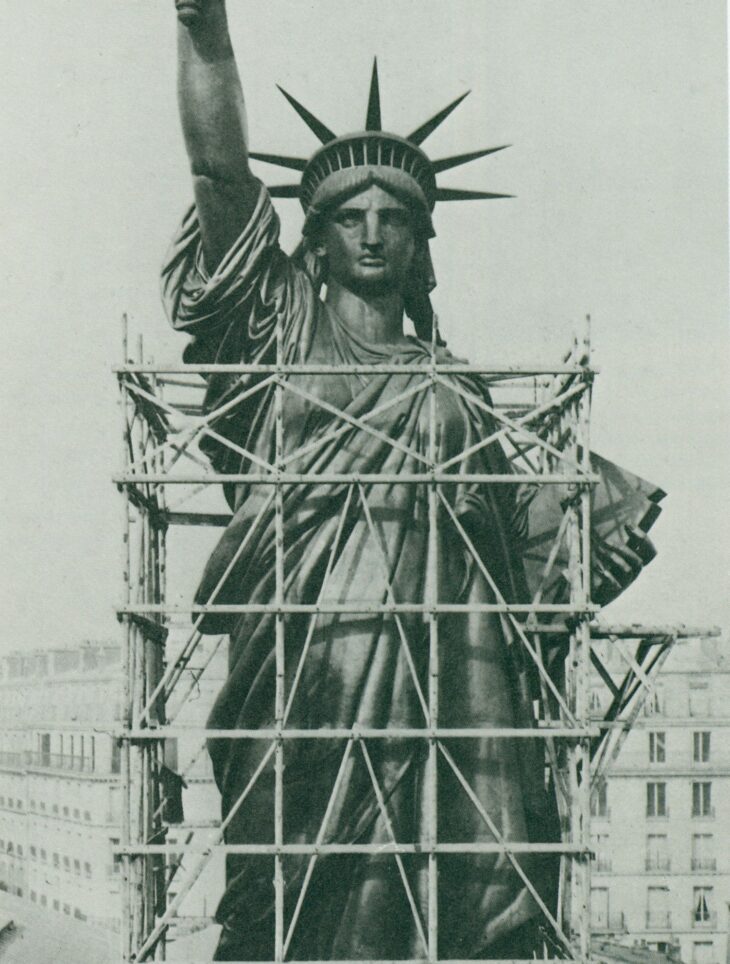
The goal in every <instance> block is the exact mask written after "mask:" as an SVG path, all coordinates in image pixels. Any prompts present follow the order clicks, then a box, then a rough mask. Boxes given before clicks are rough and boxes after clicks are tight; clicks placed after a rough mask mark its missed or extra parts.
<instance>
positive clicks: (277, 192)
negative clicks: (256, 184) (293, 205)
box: [267, 184, 301, 197]
mask: <svg viewBox="0 0 730 964" xmlns="http://www.w3.org/2000/svg"><path fill="white" fill-rule="evenodd" d="M300 187H301V185H299V184H278V185H275V186H274V187H269V188H267V190H268V192H269V194H270V195H271V197H299V191H300Z"/></svg>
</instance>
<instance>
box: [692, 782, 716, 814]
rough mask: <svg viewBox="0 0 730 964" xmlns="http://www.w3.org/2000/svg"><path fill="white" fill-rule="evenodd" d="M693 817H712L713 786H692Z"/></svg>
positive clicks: (701, 784) (704, 784) (696, 784)
mask: <svg viewBox="0 0 730 964" xmlns="http://www.w3.org/2000/svg"><path fill="white" fill-rule="evenodd" d="M692 816H693V817H712V816H713V810H712V784H711V783H709V782H707V783H693V784H692Z"/></svg>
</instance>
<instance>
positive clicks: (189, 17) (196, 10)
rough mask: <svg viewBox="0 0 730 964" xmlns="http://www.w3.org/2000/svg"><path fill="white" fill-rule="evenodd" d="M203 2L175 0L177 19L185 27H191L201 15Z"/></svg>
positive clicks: (199, 0)
mask: <svg viewBox="0 0 730 964" xmlns="http://www.w3.org/2000/svg"><path fill="white" fill-rule="evenodd" d="M204 5H205V0H175V9H176V10H177V17H178V20H180V22H181V23H183V24H185V26H186V27H190V26H192V24H194V23H196V22H197V21H198V20H199V19H200V18H201V17H202V15H203V7H204Z"/></svg>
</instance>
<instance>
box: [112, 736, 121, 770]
mask: <svg viewBox="0 0 730 964" xmlns="http://www.w3.org/2000/svg"><path fill="white" fill-rule="evenodd" d="M121 762H122V751H121V747H120V745H119V742H118V741H117V740H114V739H113V740H112V773H119V768H120V766H121Z"/></svg>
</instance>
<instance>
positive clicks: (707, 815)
mask: <svg viewBox="0 0 730 964" xmlns="http://www.w3.org/2000/svg"><path fill="white" fill-rule="evenodd" d="M692 819H693V820H714V819H715V808H714V807H701V808H700V809H698V810H695V809H694V808H693V809H692Z"/></svg>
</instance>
